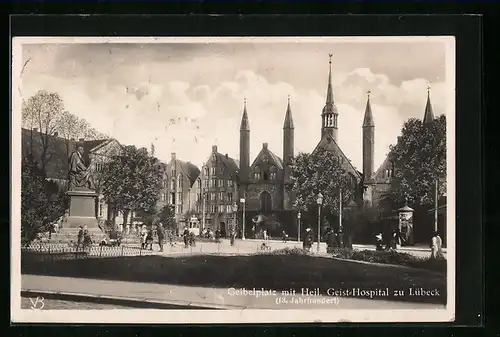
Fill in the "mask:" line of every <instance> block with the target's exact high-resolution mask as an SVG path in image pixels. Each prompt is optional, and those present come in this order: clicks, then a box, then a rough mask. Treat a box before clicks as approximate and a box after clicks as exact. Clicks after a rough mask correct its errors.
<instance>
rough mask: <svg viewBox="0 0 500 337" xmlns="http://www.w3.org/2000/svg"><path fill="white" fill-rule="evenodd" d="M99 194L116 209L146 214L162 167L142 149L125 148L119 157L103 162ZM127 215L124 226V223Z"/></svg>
mask: <svg viewBox="0 0 500 337" xmlns="http://www.w3.org/2000/svg"><path fill="white" fill-rule="evenodd" d="M105 166H106V167H105V169H104V170H103V171H102V177H101V179H102V193H103V194H104V196H105V197H106V198H107V199H108V200H111V201H113V202H114V203H115V205H116V207H117V210H119V211H122V212H124V213H125V214H127V215H128V214H130V212H132V211H137V212H149V211H150V210H151V209H153V208H154V205H155V204H156V202H157V200H158V199H159V196H160V191H161V183H162V179H163V166H162V165H161V163H160V161H159V160H158V159H157V158H155V157H152V156H150V155H149V154H148V151H147V150H146V149H144V148H141V149H137V148H136V147H135V146H125V147H124V148H123V150H122V151H121V153H120V154H118V155H115V156H113V157H112V159H111V160H110V161H109V162H107V163H105ZM127 215H126V216H125V219H124V223H127V219H126V218H127Z"/></svg>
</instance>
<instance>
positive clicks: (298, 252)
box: [265, 247, 309, 255]
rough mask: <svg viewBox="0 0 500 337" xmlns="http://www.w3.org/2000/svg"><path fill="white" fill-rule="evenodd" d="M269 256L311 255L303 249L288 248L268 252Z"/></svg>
mask: <svg viewBox="0 0 500 337" xmlns="http://www.w3.org/2000/svg"><path fill="white" fill-rule="evenodd" d="M265 254H268V255H309V253H308V251H307V250H305V249H302V248H297V247H294V248H290V247H286V248H283V249H276V250H273V251H270V252H266V253H265Z"/></svg>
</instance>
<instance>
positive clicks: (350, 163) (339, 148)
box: [312, 133, 361, 178]
mask: <svg viewBox="0 0 500 337" xmlns="http://www.w3.org/2000/svg"><path fill="white" fill-rule="evenodd" d="M324 138H330V139H331V140H332V141H333V143H334V144H335V146H337V148H338V150H339V151H340V153H341V154H342V155H343V156H344V158H346V159H347V162H348V163H349V166H350V167H351V169H352V170H353V171H354V172H355V173H356V175H357V176H358V178H361V176H360V174H359V172H358V170H356V168H355V167H354V165H353V164H352V162H351V160H350V159H349V157H347V156H346V154H345V153H344V151H342V148H341V147H340V146H339V144H338V143H337V142H336V141H335V139H334V138H333V137H332V136H331V135H330V134H329V133H327V134H326V135H325V136H324V137H323V138H322V139H321V140H320V141H319V143H318V145H316V147H315V148H314V150H313V152H312V153H314V152H315V151H316V150H317V149H318V147H319V145H320V144H321V141H322V140H323V139H324Z"/></svg>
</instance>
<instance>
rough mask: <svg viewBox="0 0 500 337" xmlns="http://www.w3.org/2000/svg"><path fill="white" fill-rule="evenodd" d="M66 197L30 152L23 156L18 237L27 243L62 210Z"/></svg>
mask: <svg viewBox="0 0 500 337" xmlns="http://www.w3.org/2000/svg"><path fill="white" fill-rule="evenodd" d="M67 207H68V198H67V196H66V194H65V193H64V192H62V191H61V190H60V189H59V187H58V186H57V184H55V183H54V182H51V181H47V180H46V179H45V178H44V173H43V171H42V170H41V169H40V168H39V167H38V165H37V163H36V161H35V160H34V159H33V157H32V156H29V157H27V158H23V160H22V172H21V240H22V244H23V245H29V244H30V243H31V242H32V241H33V240H34V239H36V237H37V236H38V234H39V233H44V232H47V231H48V230H49V229H50V227H51V225H52V223H53V221H54V220H56V219H58V218H59V217H60V216H62V215H63V214H64V211H65V210H66V208H67Z"/></svg>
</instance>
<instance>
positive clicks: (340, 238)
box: [339, 188, 344, 248]
mask: <svg viewBox="0 0 500 337" xmlns="http://www.w3.org/2000/svg"><path fill="white" fill-rule="evenodd" d="M339 246H340V248H344V230H343V228H342V188H341V189H339Z"/></svg>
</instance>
